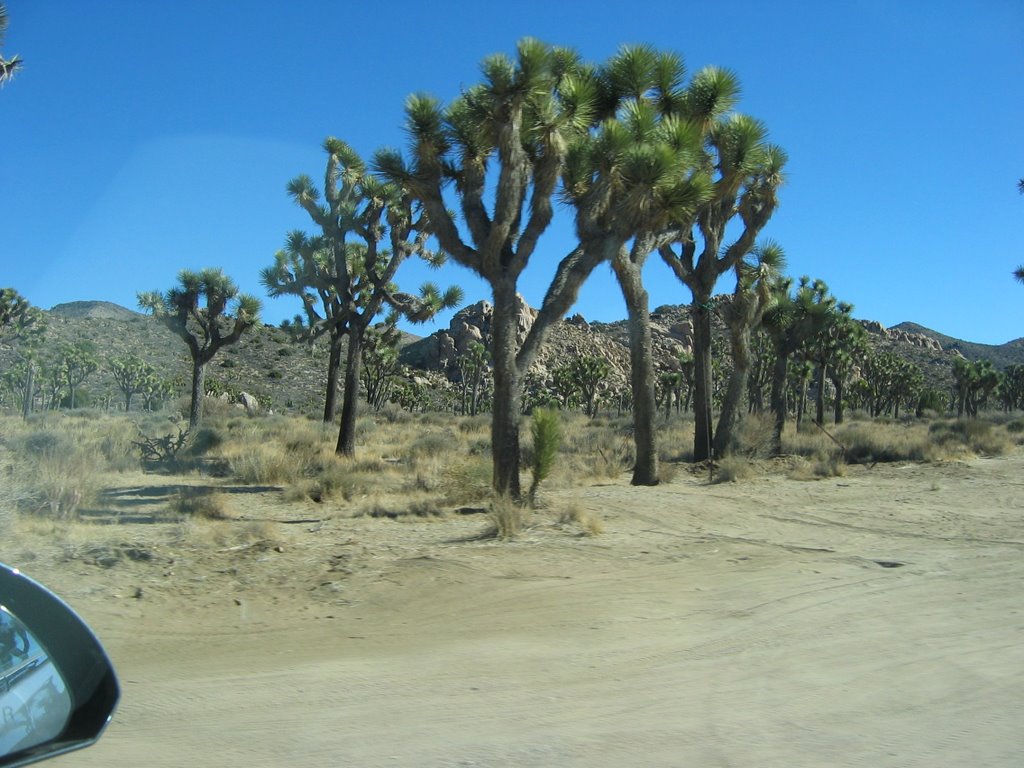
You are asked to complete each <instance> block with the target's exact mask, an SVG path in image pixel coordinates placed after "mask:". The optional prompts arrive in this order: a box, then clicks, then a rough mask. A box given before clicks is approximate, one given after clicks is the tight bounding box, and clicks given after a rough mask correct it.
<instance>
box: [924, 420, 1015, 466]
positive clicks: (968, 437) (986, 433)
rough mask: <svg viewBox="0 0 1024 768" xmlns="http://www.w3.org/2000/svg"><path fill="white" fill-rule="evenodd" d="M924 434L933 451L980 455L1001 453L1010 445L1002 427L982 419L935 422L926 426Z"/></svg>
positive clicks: (1010, 439)
mask: <svg viewBox="0 0 1024 768" xmlns="http://www.w3.org/2000/svg"><path fill="white" fill-rule="evenodd" d="M928 435H929V437H930V438H931V439H932V441H933V444H934V445H935V447H936V452H937V453H939V454H942V453H943V452H949V453H952V454H953V455H954V456H955V455H956V454H957V453H962V452H963V451H969V452H970V453H973V454H976V455H980V456H1001V455H1003V454H1005V453H1007V452H1008V451H1009V450H1010V449H1011V448H1012V447H1013V444H1014V441H1013V439H1012V438H1011V437H1010V435H1009V434H1007V430H1006V427H1005V426H999V425H996V424H993V423H992V422H991V421H988V420H986V419H953V420H941V421H935V422H933V423H932V424H931V425H930V426H929V428H928ZM943 458H945V456H943Z"/></svg>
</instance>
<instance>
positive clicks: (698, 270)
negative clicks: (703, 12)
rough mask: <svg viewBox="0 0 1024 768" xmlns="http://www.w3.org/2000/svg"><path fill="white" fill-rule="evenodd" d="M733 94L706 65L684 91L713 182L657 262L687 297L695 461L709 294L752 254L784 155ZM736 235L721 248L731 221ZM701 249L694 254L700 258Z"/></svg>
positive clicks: (700, 435)
mask: <svg viewBox="0 0 1024 768" xmlns="http://www.w3.org/2000/svg"><path fill="white" fill-rule="evenodd" d="M738 93H739V85H738V82H737V80H736V77H735V76H734V75H733V74H732V73H731V72H729V71H727V70H724V69H719V68H715V67H708V68H706V69H704V70H702V71H701V72H699V73H698V74H697V75H696V76H695V77H694V78H693V81H692V83H691V85H690V87H689V89H688V91H687V98H686V100H685V101H684V108H685V109H686V110H687V112H688V113H689V114H691V115H693V119H696V120H700V122H701V125H702V128H703V130H704V135H705V150H704V157H703V159H702V164H703V167H704V168H705V169H706V170H707V172H708V173H709V174H711V175H712V177H713V184H712V193H711V195H710V196H709V197H708V199H707V200H706V201H705V202H704V203H703V204H702V205H701V206H700V209H699V210H698V212H697V215H696V216H695V217H694V219H693V225H692V226H690V227H688V228H685V229H683V230H681V231H680V233H679V237H678V238H677V239H676V242H675V243H674V244H672V245H665V246H662V247H661V249H660V253H661V256H662V259H663V260H664V261H665V263H666V264H668V265H669V267H671V269H672V271H673V272H674V273H675V275H676V277H677V278H679V280H680V281H681V282H682V283H683V284H684V285H686V287H687V288H689V290H690V293H691V295H692V297H693V304H692V316H693V330H694V335H693V354H694V420H695V424H694V450H693V453H694V459H695V460H697V461H701V460H703V459H706V458H709V456H708V453H709V450H710V449H711V446H712V429H711V397H712V386H711V295H712V292H713V291H714V288H715V284H716V283H717V282H718V278H719V277H721V276H722V275H723V274H725V273H726V272H728V271H729V270H731V269H734V268H735V266H736V264H737V263H738V262H739V260H740V259H742V258H743V257H744V256H746V255H747V254H748V253H750V251H751V249H752V248H753V247H754V244H755V242H756V240H757V237H758V235H759V234H760V232H761V230H762V229H763V228H764V226H765V225H766V224H767V223H768V220H769V219H770V218H771V216H772V214H773V213H774V211H775V208H776V207H777V205H778V197H777V191H778V188H779V186H780V185H781V184H782V182H783V174H782V169H783V167H784V166H785V164H786V159H787V158H786V153H785V152H784V151H783V150H782V149H781V148H780V147H778V146H776V145H774V144H771V143H769V142H768V141H767V130H766V128H765V126H764V125H763V124H762V123H761V122H760V121H758V120H755V119H754V118H752V117H749V116H747V115H742V114H736V113H732V112H731V109H732V107H733V106H734V104H735V102H736V99H737V96H738ZM737 217H738V218H739V221H738V222H737V223H738V224H739V227H738V228H737V230H736V231H737V232H738V235H737V236H736V238H735V239H734V240H732V241H731V242H727V229H728V228H729V225H730V223H731V222H733V221H734V220H735V219H736V218H737ZM698 249H699V253H698Z"/></svg>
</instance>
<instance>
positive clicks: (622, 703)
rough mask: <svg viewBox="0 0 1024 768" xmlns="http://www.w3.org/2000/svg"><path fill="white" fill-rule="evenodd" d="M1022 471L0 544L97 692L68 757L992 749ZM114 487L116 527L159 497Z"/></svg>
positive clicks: (1015, 570)
mask: <svg viewBox="0 0 1024 768" xmlns="http://www.w3.org/2000/svg"><path fill="white" fill-rule="evenodd" d="M1022 470H1024V455H1022V454H1021V453H1019V452H1018V453H1017V454H1014V455H1013V456H1010V457H1008V458H998V459H979V460H975V461H970V462H966V463H961V462H953V463H945V464H932V465H890V466H885V465H878V466H876V467H875V468H873V469H868V468H864V467H855V468H851V469H850V470H849V472H848V474H847V475H846V476H845V477H839V478H831V479H827V480H820V481H814V482H802V481H797V480H792V479H787V478H785V477H784V476H783V475H781V474H778V475H776V476H773V477H763V478H759V479H754V480H749V481H745V482H742V483H733V484H722V485H714V486H708V485H707V483H706V480H705V479H704V478H703V477H699V476H694V475H689V474H686V473H685V472H683V473H680V475H679V476H678V477H676V478H675V479H674V480H673V481H672V482H671V483H669V484H666V485H662V486H660V487H658V488H652V489H634V488H630V487H629V486H628V485H627V483H626V478H623V480H622V481H621V482H618V483H612V484H609V485H603V486H593V487H585V488H578V489H574V490H572V491H558V492H557V493H555V492H552V493H550V494H549V495H548V496H547V501H548V502H549V503H550V504H551V505H552V508H557V507H558V505H560V504H563V505H564V503H565V502H566V501H567V500H570V499H572V500H575V501H576V502H578V503H579V504H580V505H581V506H582V507H583V508H584V509H585V510H587V511H589V512H591V513H593V514H595V515H597V516H599V517H600V518H601V520H602V521H603V524H604V532H603V533H602V534H601V535H598V536H585V535H582V534H581V533H580V529H579V528H578V527H576V526H572V525H559V524H556V523H554V522H553V516H552V515H545V514H538V515H537V516H536V517H535V518H534V520H533V525H532V527H531V528H530V529H529V530H528V531H527V532H526V534H525V535H524V536H523V537H521V538H520V539H519V540H517V541H514V542H508V543H499V542H495V541H481V540H471V539H470V540H467V539H469V538H470V537H472V535H473V534H474V533H477V532H479V531H480V530H481V529H482V528H483V527H484V526H485V523H484V521H483V520H482V519H481V518H480V516H465V517H463V516H456V515H452V516H449V517H446V518H443V519H433V520H424V519H414V520H397V521H396V520H386V519H371V518H356V519H352V518H346V517H344V516H342V517H336V518H334V519H328V520H320V522H315V520H317V519H318V518H317V512H318V510H317V509H316V508H314V507H313V506H305V507H289V506H286V505H283V504H281V502H280V500H279V499H277V498H275V492H274V491H265V492H262V493H248V492H244V491H247V489H241V488H237V489H234V491H235V493H233V494H232V495H231V502H232V506H233V508H234V509H235V511H236V512H238V513H240V514H241V515H243V516H244V517H246V518H248V519H249V520H264V521H265V520H274V521H276V522H273V523H263V525H264V526H272V528H273V530H275V531H276V532H277V533H276V535H277V537H278V538H277V539H276V541H277V542H278V543H279V546H277V548H276V549H275V547H273V546H266V545H265V544H262V543H260V542H256V543H255V544H253V545H252V546H246V545H244V544H243V545H239V544H234V545H230V546H219V547H218V546H215V545H211V546H206V547H186V546H183V547H181V548H177V549H176V548H174V547H173V546H170V545H168V544H160V545H158V544H154V543H152V542H155V541H158V540H164V541H166V537H167V533H166V531H164V532H163V533H162V534H161V535H162V536H163V539H160V538H159V537H158V536H157V535H156V533H155V532H156V531H157V529H158V528H159V527H160V526H159V525H158V524H154V523H149V524H146V523H144V522H137V523H132V522H122V523H120V524H118V525H105V526H100V525H92V526H87V528H89V529H90V530H91V539H90V536H87V535H83V534H81V533H78V534H76V536H78V544H76V545H74V546H73V547H72V546H71V545H70V544H68V543H67V542H65V543H64V544H63V545H62V547H63V551H64V552H65V553H67V552H68V551H69V547H70V548H71V549H72V550H73V551H74V554H75V556H74V557H71V558H67V557H63V558H62V557H56V556H55V557H50V556H47V555H45V554H42V555H41V554H39V553H38V551H36V550H32V551H30V549H31V547H30V546H29V544H28V543H26V542H21V544H22V550H21V551H20V555H19V554H18V552H19V550H18V548H17V547H16V546H14V545H13V543H11V542H8V544H7V547H6V548H5V549H7V551H8V552H11V551H13V552H14V553H15V554H14V556H15V557H18V556H20V557H23V558H24V559H26V560H29V561H30V562H24V563H23V564H22V565H23V569H24V570H25V571H26V572H27V573H30V574H31V575H34V576H36V577H37V578H39V579H40V580H42V581H44V582H46V583H48V584H50V585H51V586H53V587H54V588H55V589H57V590H58V591H59V592H60V593H61V594H62V595H63V596H65V597H66V599H67V600H68V601H69V602H70V603H71V604H72V605H73V606H74V607H76V608H77V609H78V610H79V611H80V612H81V613H82V614H83V615H84V616H85V617H86V618H87V620H88V621H89V622H90V623H91V624H92V625H93V627H94V628H95V630H96V631H97V633H98V634H99V635H100V636H101V638H102V640H103V641H104V643H105V644H106V645H107V647H108V649H109V651H110V653H111V656H112V658H113V660H114V662H115V665H116V667H117V669H118V672H119V675H120V678H121V681H122V684H123V701H122V704H121V706H120V708H119V710H118V712H117V714H116V716H115V719H114V722H113V724H112V725H111V727H110V728H109V730H108V732H107V734H106V735H105V736H104V738H103V740H102V741H101V743H100V744H98V745H97V746H95V747H93V748H91V749H88V750H85V751H82V752H79V753H77V754H74V755H69V756H67V757H65V758H61V764H62V765H65V766H68V767H69V768H70V767H71V766H132V767H133V768H134V767H135V766H139V765H146V766H153V767H154V768H155V767H157V766H182V765H202V766H241V765H245V766H280V765H288V766H331V765H339V766H342V765H353V766H367V767H372V766H427V767H433V766H616V767H619V766H744V767H745V766H762V767H765V768H768V767H770V766H787V767H789V768H791V767H792V766H872V768H877V767H878V766H929V767H932V766H1018V765H1021V761H1022V759H1024V758H1022V755H1024V597H1022V590H1021V584H1022V581H1024V557H1022V556H1024V519H1022V518H1024V482H1022V481H1021V478H1022V477H1024V472H1022ZM126 480H127V482H126V484H125V486H124V487H123V488H120V489H116V490H115V492H114V494H113V495H112V496H111V498H112V499H117V500H119V501H118V503H120V504H121V506H122V519H124V520H129V519H131V518H130V515H129V514H128V511H129V510H132V509H135V510H136V511H138V512H139V519H140V520H141V519H143V518H142V516H141V511H144V510H145V509H146V508H147V505H149V504H156V503H159V501H160V497H161V494H162V493H165V492H169V491H168V489H167V488H162V487H161V486H160V485H159V483H160V482H162V480H161V479H159V478H154V477H152V476H141V475H140V476H139V477H138V478H134V479H133V478H127V479H126ZM136 481H137V484H136V485H133V483H135V482H136ZM133 505H134V506H133ZM302 520H306V522H295V521H302ZM225 525H233V526H240V525H250V526H256V525H260V524H259V523H244V522H237V523H230V524H225ZM186 533H187V532H186ZM101 534H102V537H104V538H103V540H104V541H106V542H107V545H106V546H107V549H104V548H103V547H98V548H97V547H95V546H93V545H92V544H88V541H90V540H92V539H97V537H101ZM190 535H192V536H195V535H197V534H196V532H195V531H193V532H192V533H191V534H190ZM55 546H56V545H55ZM90 547H92V549H90ZM277 549H280V550H281V551H277ZM55 551H56V550H55ZM104 552H106V553H107V557H104ZM111 552H112V553H113V555H111V554H110V553H111ZM33 557H35V558H36V559H35V561H34V564H35V566H36V567H35V568H33V562H32V558H33Z"/></svg>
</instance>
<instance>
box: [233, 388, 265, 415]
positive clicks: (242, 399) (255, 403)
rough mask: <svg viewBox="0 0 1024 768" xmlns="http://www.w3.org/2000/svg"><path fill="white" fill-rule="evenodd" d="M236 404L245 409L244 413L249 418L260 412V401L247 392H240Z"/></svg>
mask: <svg viewBox="0 0 1024 768" xmlns="http://www.w3.org/2000/svg"><path fill="white" fill-rule="evenodd" d="M238 402H239V403H241V404H242V406H243V407H244V408H245V412H246V413H247V414H248V415H250V416H255V415H256V414H257V413H259V412H260V401H259V400H257V399H256V398H255V397H253V396H252V395H250V394H249V393H248V392H240V393H239V395H238Z"/></svg>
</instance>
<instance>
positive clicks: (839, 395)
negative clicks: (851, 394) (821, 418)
mask: <svg viewBox="0 0 1024 768" xmlns="http://www.w3.org/2000/svg"><path fill="white" fill-rule="evenodd" d="M832 386H833V387H835V390H836V401H835V404H834V407H833V414H834V420H835V423H836V424H842V423H843V395H844V389H845V387H844V386H843V378H842V376H832Z"/></svg>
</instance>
